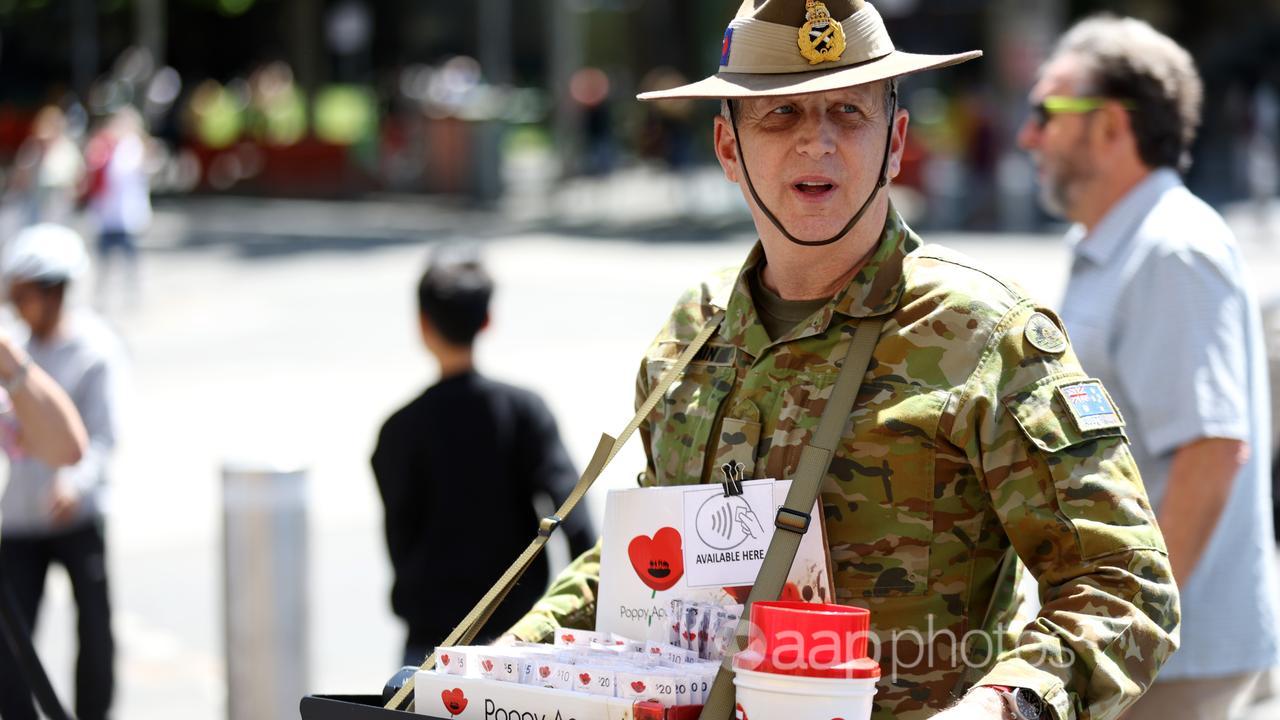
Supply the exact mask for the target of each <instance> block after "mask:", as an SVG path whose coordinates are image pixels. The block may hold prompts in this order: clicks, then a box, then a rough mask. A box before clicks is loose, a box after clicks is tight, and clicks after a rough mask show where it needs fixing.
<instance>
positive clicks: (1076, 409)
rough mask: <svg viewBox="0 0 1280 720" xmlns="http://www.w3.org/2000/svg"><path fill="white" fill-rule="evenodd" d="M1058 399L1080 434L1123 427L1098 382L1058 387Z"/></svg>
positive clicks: (1104, 389)
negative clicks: (1069, 414) (1074, 422)
mask: <svg viewBox="0 0 1280 720" xmlns="http://www.w3.org/2000/svg"><path fill="white" fill-rule="evenodd" d="M1058 398H1059V399H1061V400H1062V403H1063V404H1064V405H1066V407H1067V410H1068V411H1069V412H1070V413H1071V417H1072V419H1074V420H1075V421H1076V428H1077V429H1078V430H1080V432H1088V431H1090V430H1107V429H1109V428H1122V427H1124V419H1123V418H1121V417H1120V411H1119V410H1117V409H1116V406H1115V403H1113V402H1111V396H1110V395H1109V394H1107V389H1106V388H1104V387H1102V383H1101V382H1100V381H1098V380H1085V381H1083V382H1076V383H1069V384H1066V385H1059V386H1058Z"/></svg>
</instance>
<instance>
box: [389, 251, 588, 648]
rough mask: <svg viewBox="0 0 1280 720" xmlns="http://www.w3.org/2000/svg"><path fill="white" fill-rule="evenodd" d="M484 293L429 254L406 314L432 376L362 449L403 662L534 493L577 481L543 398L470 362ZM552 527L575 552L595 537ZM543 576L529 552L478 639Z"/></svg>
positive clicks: (465, 603)
mask: <svg viewBox="0 0 1280 720" xmlns="http://www.w3.org/2000/svg"><path fill="white" fill-rule="evenodd" d="M492 293H493V281H492V280H491V279H490V278H489V275H488V274H487V273H486V272H485V270H484V269H483V267H482V266H481V265H480V263H479V261H478V260H477V259H474V258H465V257H463V258H448V257H442V256H440V255H439V254H437V257H436V259H435V261H434V262H432V263H431V265H430V267H428V268H427V270H426V272H425V273H424V274H423V276H422V279H421V281H420V282H419V283H418V321H419V330H420V332H421V336H422V342H423V344H424V345H425V346H426V349H427V351H428V352H429V353H430V354H431V355H432V356H433V357H435V359H436V361H437V362H438V363H439V366H440V380H439V381H438V382H437V383H436V384H435V385H432V386H431V387H429V388H427V389H426V391H425V392H423V393H422V394H421V395H419V396H418V397H417V398H416V399H415V400H413V401H412V402H410V403H409V404H408V405H406V406H405V407H403V408H401V409H400V410H398V411H396V412H395V414H393V415H392V416H391V417H390V418H389V419H388V420H387V421H386V423H385V424H384V425H383V426H382V430H381V432H380V433H379V434H378V444H377V448H376V449H375V450H374V452H373V460H372V464H373V472H374V475H375V477H376V478H377V482H378V490H379V492H380V493H381V495H382V501H383V503H384V505H385V507H386V539H387V549H388V551H389V552H390V555H391V564H392V569H393V571H394V574H395V580H394V585H393V586H392V589H391V607H392V609H393V610H394V611H395V613H396V615H398V616H400V617H401V618H403V619H404V620H405V622H406V623H408V626H409V632H408V638H407V639H406V641H405V649H404V664H405V665H418V664H420V663H421V662H422V661H423V659H424V658H426V656H427V655H429V654H430V653H431V651H432V650H433V649H434V646H435V644H436V643H438V642H439V641H441V640H443V639H444V638H445V637H446V636H447V635H448V634H449V631H451V630H452V629H453V627H454V626H455V625H456V624H457V623H458V622H460V621H461V620H462V618H463V617H465V616H466V614H467V612H469V611H470V610H471V608H472V607H473V606H474V605H475V603H476V602H477V601H479V600H480V598H481V597H482V596H483V595H484V594H485V592H487V591H488V590H489V587H490V586H491V585H492V584H493V583H494V582H496V581H497V580H498V578H499V577H501V576H502V573H503V572H504V571H506V569H507V567H508V566H509V565H510V564H511V562H512V561H513V560H515V558H516V557H517V556H518V555H519V554H520V552H521V551H522V550H524V548H525V547H526V546H527V545H528V543H529V541H530V540H531V539H532V538H533V537H534V535H535V534H536V533H537V531H538V521H539V514H538V512H537V511H536V509H535V507H534V501H535V498H536V497H537V496H538V495H547V496H549V497H550V499H551V501H552V502H554V503H555V504H556V506H557V507H558V506H559V505H560V504H561V503H563V502H564V500H565V498H567V497H568V496H569V493H570V492H571V491H572V490H573V488H574V486H575V485H576V484H577V480H578V474H577V472H576V471H575V470H574V468H573V464H572V463H571V462H570V460H569V456H568V454H567V453H566V452H565V449H564V445H563V444H562V443H561V441H560V435H559V432H558V431H557V429H556V422H555V419H554V418H553V417H552V415H551V413H550V411H548V410H547V407H546V405H545V404H544V403H543V401H542V400H541V399H540V398H539V397H538V396H537V395H535V394H533V393H532V392H529V391H528V390H523V389H520V388H516V387H512V386H510V385H506V384H504V383H500V382H497V381H495V380H490V379H488V378H486V377H484V376H483V375H481V374H480V373H479V372H478V371H477V369H476V365H475V358H474V353H473V345H474V342H475V338H476V335H477V334H479V333H480V331H481V330H483V329H484V328H485V327H486V326H487V325H488V323H489V299H490V297H491V295H492ZM563 530H564V535H565V537H566V538H567V539H568V541H569V550H570V552H571V553H572V554H573V555H575V556H576V555H578V554H580V553H583V552H586V551H587V550H588V549H590V548H591V546H592V544H593V543H594V542H595V540H594V537H593V534H592V531H591V528H590V525H589V523H588V521H587V520H586V519H585V516H584V515H582V514H578V515H575V516H573V517H571V518H569V519H568V520H566V521H565V523H564V525H563ZM548 574H549V571H548V566H547V561H546V558H545V556H539V557H538V558H537V559H536V560H534V562H533V565H532V566H530V568H529V570H528V571H527V572H526V573H525V575H524V578H523V579H522V581H521V582H520V584H519V585H517V586H516V587H515V589H513V590H512V591H511V594H510V595H509V596H508V597H507V599H506V601H505V602H504V603H503V604H502V605H501V606H499V607H498V609H497V611H496V612H495V613H494V615H493V618H492V619H491V620H490V621H489V623H488V626H487V628H488V632H487V633H486V634H485V635H483V636H482V637H481V641H483V640H484V639H487V638H492V637H496V636H497V635H498V634H499V633H500V632H501V631H502V630H503V629H505V628H507V627H510V626H511V625H512V624H513V623H514V622H515V621H516V620H517V619H519V618H520V617H521V616H522V615H523V614H524V613H525V612H526V611H527V610H529V608H530V607H532V606H533V603H534V602H535V601H536V600H537V599H538V598H539V597H540V596H541V595H542V592H543V590H545V589H546V586H547V578H548Z"/></svg>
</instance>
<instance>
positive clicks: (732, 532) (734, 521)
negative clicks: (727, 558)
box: [695, 493, 765, 550]
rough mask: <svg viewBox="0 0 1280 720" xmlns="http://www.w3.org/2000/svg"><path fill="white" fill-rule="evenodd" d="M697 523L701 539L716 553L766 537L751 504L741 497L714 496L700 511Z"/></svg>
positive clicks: (714, 494) (712, 495)
mask: <svg viewBox="0 0 1280 720" xmlns="http://www.w3.org/2000/svg"><path fill="white" fill-rule="evenodd" d="M695 523H696V524H695V527H696V528H697V531H698V538H699V539H701V540H702V542H703V544H705V545H706V546H707V547H709V548H713V549H715V550H732V549H734V548H736V547H738V546H739V545H741V544H742V543H744V542H746V541H747V540H755V539H758V538H761V537H764V535H765V532H764V525H763V524H762V523H761V522H760V518H759V517H757V516H756V512H755V510H752V509H751V503H749V502H747V501H746V499H745V498H743V497H742V496H741V495H730V496H728V497H726V496H725V495H724V494H722V493H713V494H711V496H710V497H708V498H707V499H706V501H705V502H703V503H702V506H701V507H699V508H698V515H697V519H696V521H695Z"/></svg>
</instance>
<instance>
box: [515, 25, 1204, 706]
mask: <svg viewBox="0 0 1280 720" xmlns="http://www.w3.org/2000/svg"><path fill="white" fill-rule="evenodd" d="M979 54H980V53H977V52H969V53H962V54H956V55H941V56H934V55H916V54H911V53H906V52H902V51H900V50H897V49H896V48H895V47H894V45H893V41H892V40H891V39H890V37H889V35H888V33H887V31H886V30H885V27H884V23H883V22H882V20H881V18H880V16H879V14H878V13H877V12H876V10H875V8H874V7H873V6H872V5H870V4H868V3H865V2H861V1H860V0H855V1H853V2H836V1H834V0H833V1H831V2H825V3H822V2H814V1H813V0H809V1H808V2H805V1H804V0H755V1H754V2H753V1H752V0H747V2H744V3H743V5H742V7H741V9H740V10H739V12H738V16H737V18H736V19H734V20H733V21H732V22H731V23H730V25H729V27H728V30H727V31H726V32H725V35H724V41H723V45H722V52H721V59H720V69H719V72H717V73H716V74H715V75H713V76H711V77H709V78H707V79H705V80H702V81H699V82H695V83H692V84H690V85H685V86H682V87H677V88H673V89H670V90H665V91H660V92H651V93H645V94H643V95H641V96H640V98H641V99H643V100H660V99H664V98H707V99H715V100H720V101H721V102H722V109H723V112H722V113H721V115H720V117H717V118H716V120H715V136H714V137H715V140H714V141H715V151H716V156H717V158H718V159H719V161H720V164H721V166H722V167H723V169H724V173H725V177H726V178H728V179H729V180H730V181H731V182H734V183H736V184H738V185H739V187H740V188H741V189H742V193H743V197H744V199H745V200H746V202H747V205H748V206H749V207H750V209H751V214H752V217H753V219H754V221H755V227H756V231H757V232H758V233H759V238H760V241H759V243H758V244H757V245H756V247H755V249H754V250H752V252H751V254H750V255H749V256H748V257H747V260H746V262H745V264H744V265H743V266H742V268H741V269H739V270H738V271H736V272H729V273H725V274H722V275H720V276H718V277H715V278H713V279H711V280H708V281H707V282H704V283H702V284H701V285H699V286H697V287H695V288H693V289H692V290H690V291H689V292H688V293H687V294H686V295H685V296H684V297H682V298H681V299H680V301H679V303H678V304H677V306H676V308H675V310H674V312H673V313H672V315H671V317H670V319H669V320H668V321H667V323H666V325H665V326H664V327H663V329H662V330H661V331H660V332H659V334H658V337H657V338H656V339H655V341H654V343H653V345H652V346H651V347H650V349H649V351H648V352H647V353H646V355H645V358H644V360H643V362H642V363H641V370H640V374H639V379H638V387H637V390H638V392H637V398H638V399H643V398H644V397H646V396H647V395H648V393H649V390H650V388H652V387H653V386H654V385H655V384H656V383H657V380H658V378H659V377H661V376H662V375H663V374H664V372H665V371H666V370H667V369H668V368H669V367H671V366H672V365H673V364H674V362H675V359H676V358H677V357H678V356H679V355H680V353H681V352H682V350H683V349H684V348H686V347H687V346H689V345H690V343H692V342H693V341H694V338H695V336H697V335H698V334H699V333H700V332H703V331H704V329H707V328H708V327H709V326H711V327H714V334H712V335H711V336H710V340H709V341H708V342H707V344H706V345H705V346H703V347H702V348H701V350H700V351H699V352H698V353H697V355H696V357H695V358H694V360H693V362H691V363H689V365H688V367H687V368H686V369H685V370H684V371H683V372H682V374H681V375H680V376H679V377H678V378H677V379H676V381H675V383H674V384H673V385H672V386H671V387H670V389H669V390H668V391H666V393H665V396H664V397H663V398H662V401H661V402H659V403H658V405H657V406H656V408H655V409H654V410H653V411H652V413H651V414H650V415H649V416H648V418H647V421H646V422H644V423H643V424H641V426H640V432H641V439H642V441H643V443H644V446H645V453H646V456H647V460H648V464H647V467H646V469H645V471H644V473H643V475H642V477H641V483H642V484H643V485H685V484H692V483H702V482H709V481H714V480H715V478H714V477H713V475H712V473H713V472H714V471H715V469H716V468H719V467H721V465H722V464H723V463H735V464H737V463H740V464H741V466H742V467H743V468H744V469H745V471H746V473H748V474H749V475H750V477H756V478H786V479H791V478H795V477H797V476H801V475H804V476H809V475H811V474H812V473H813V472H814V471H815V469H816V471H817V472H820V473H822V475H821V477H820V484H819V487H820V492H819V498H820V502H821V503H822V507H823V511H824V518H823V522H822V523H821V525H820V527H822V528H823V529H824V531H825V534H826V537H827V541H828V543H829V546H830V553H831V555H830V557H831V570H832V580H833V585H834V590H835V599H836V601H838V602H840V603H846V604H858V605H863V606H865V607H868V608H869V609H870V610H871V620H872V624H873V630H874V631H875V636H876V641H877V642H876V644H877V645H878V646H879V648H880V661H881V662H880V664H881V668H882V670H883V673H882V676H881V679H880V681H879V683H878V692H877V695H876V697H875V707H874V711H873V717H874V718H875V719H876V720H888V719H889V718H895V719H896V720H916V719H918V718H928V717H935V716H936V717H938V718H946V719H947V720H963V719H967V718H973V719H977V718H983V719H988V720H995V719H996V718H1005V717H1017V718H1053V719H1054V720H1072V719H1075V718H1080V719H1083V718H1092V719H1094V720H1102V719H1111V718H1117V717H1119V716H1120V715H1121V714H1122V713H1123V712H1124V710H1125V709H1126V708H1127V707H1128V706H1129V705H1131V704H1132V703H1133V701H1134V700H1135V699H1137V698H1138V697H1139V696H1140V695H1141V694H1142V692H1143V690H1144V689H1145V688H1146V687H1147V686H1148V685H1150V683H1151V682H1152V681H1153V679H1154V678H1155V676H1156V673H1157V671H1158V670H1159V669H1160V666H1161V664H1162V663H1163V662H1164V660H1165V659H1166V658H1167V657H1168V656H1169V655H1170V654H1171V653H1172V652H1173V651H1174V649H1175V647H1176V642H1177V639H1176V638H1177V635H1176V630H1177V627H1178V621H1179V610H1178V595H1177V589H1176V587H1175V585H1174V583H1173V577H1172V573H1171V570H1170V566H1169V561H1168V557H1167V556H1166V553H1165V549H1164V542H1163V539H1162V538H1161V535H1160V531H1159V528H1158V527H1157V525H1156V522H1155V517H1154V515H1153V513H1152V511H1151V508H1150V505H1149V504H1148V502H1147V499H1146V494H1145V491H1144V490H1143V487H1142V483H1141V480H1140V479H1139V476H1138V471H1137V468H1136V467H1135V466H1134V463H1133V459H1132V456H1131V455H1130V453H1129V446H1128V442H1127V439H1126V438H1125V434H1124V420H1123V418H1122V416H1121V415H1120V413H1119V412H1118V411H1117V410H1116V408H1115V406H1114V405H1113V404H1112V403H1111V400H1110V396H1109V395H1108V394H1107V391H1106V389H1105V388H1104V387H1103V385H1102V384H1101V383H1099V382H1097V381H1096V380H1092V379H1090V378H1089V376H1088V375H1086V374H1085V373H1084V371H1083V370H1081V368H1080V364H1079V362H1078V361H1077V359H1076V357H1075V354H1074V353H1073V352H1072V350H1071V347H1070V343H1069V342H1068V340H1067V337H1066V335H1065V333H1064V332H1063V331H1062V328H1061V324H1060V322H1059V320H1058V319H1057V317H1056V315H1054V313H1053V312H1052V311H1050V310H1048V309H1046V308H1043V307H1040V306H1038V305H1037V304H1036V303H1035V302H1034V301H1033V300H1031V299H1030V298H1029V297H1028V296H1027V295H1026V293H1024V292H1023V291H1022V290H1020V289H1019V288H1017V287H1016V286H1014V285H1012V284H1010V283H1008V282H1005V281H1003V280H1000V279H999V278H997V277H996V276H995V275H993V274H992V273H990V272H988V271H986V270H984V269H982V267H981V266H980V265H979V264H977V263H975V262H974V261H973V260H970V259H968V258H966V257H964V256H962V255H960V254H958V253H955V252H952V251H949V250H946V249H944V248H938V247H934V246H925V245H924V244H923V243H922V241H921V240H920V238H919V237H917V236H916V235H915V233H913V232H912V231H911V230H910V229H909V228H908V227H907V226H906V224H905V223H904V222H903V220H902V218H901V216H899V214H898V213H897V212H896V211H895V210H894V208H893V206H892V204H891V202H890V199H889V194H888V193H887V192H885V190H884V189H885V186H886V185H887V184H888V183H889V182H890V181H891V180H892V179H893V177H894V176H895V175H896V174H897V173H898V170H899V166H900V163H901V158H902V151H903V146H904V143H905V139H906V133H907V124H908V114H907V112H906V111H905V110H904V109H902V108H900V107H899V106H898V97H897V86H896V79H897V78H899V77H901V76H904V75H909V74H912V73H916V72H920V71H923V70H929V69H933V68H940V67H944V66H947V65H952V64H955V63H959V62H964V61H966V60H970V59H973V58H975V57H977V56H978V55H979ZM863 328H866V329H867V330H870V331H871V332H872V333H873V334H871V335H870V336H869V337H870V339H871V340H872V341H873V344H874V349H873V350H872V352H871V357H870V361H869V364H868V370H867V371H866V372H865V374H864V376H863V377H862V384H861V391H860V392H858V393H857V394H856V395H855V396H854V398H853V409H852V412H851V414H850V416H849V417H848V418H847V419H845V418H840V419H838V420H837V421H836V423H835V426H836V427H839V426H840V425H841V424H843V430H842V431H841V432H840V434H839V439H838V442H837V443H836V444H835V446H834V450H833V451H832V452H830V453H828V452H827V451H822V450H816V448H814V447H807V446H810V443H811V442H814V436H815V431H816V429H817V427H818V425H819V420H820V419H821V418H822V417H823V413H824V410H825V409H826V407H827V406H828V404H829V403H828V401H829V400H833V399H834V398H833V386H835V385H836V380H835V378H836V377H837V375H838V374H839V372H840V368H841V367H842V366H843V365H844V364H846V358H849V359H852V358H853V356H854V354H853V353H851V352H849V349H850V348H851V347H857V344H856V343H854V341H853V340H852V338H853V337H854V336H855V335H856V334H857V332H858V330H860V329H863ZM864 332H865V331H864ZM854 367H856V365H855V366H854ZM831 404H832V405H835V404H837V403H835V402H832V403H831ZM824 456H826V457H829V458H830V462H829V464H826V465H825V467H826V470H825V471H822V470H821V468H822V467H823V461H822V460H821V459H819V460H816V461H815V460H814V458H822V457H824ZM805 459H808V462H806V461H805ZM793 514H795V513H793ZM778 522H779V527H782V528H784V530H790V529H792V528H793V527H794V528H797V529H796V530H795V532H802V531H803V529H802V528H806V527H808V523H807V521H806V522H804V523H799V522H794V521H791V522H784V521H783V520H782V519H781V516H780V519H779V521H778ZM814 525H815V526H819V525H818V524H817V523H815V524H814ZM780 532H781V531H780ZM1019 559H1020V560H1021V561H1022V562H1021V563H1019V562H1018V560H1019ZM1022 563H1025V565H1026V566H1027V567H1028V568H1029V569H1030V570H1031V571H1032V572H1033V574H1034V576H1035V577H1036V578H1037V579H1038V581H1039V593H1040V600H1041V602H1042V608H1041V609H1040V611H1039V614H1038V615H1036V616H1035V617H1034V618H1030V619H1029V620H1027V621H1025V626H1024V625H1023V624H1016V625H1012V623H1014V621H1015V620H1017V610H1018V609H1019V603H1018V602H1017V600H1016V592H1015V588H1016V586H1017V580H1018V577H1019V576H1020V574H1021V573H1022V572H1023V569H1022ZM598 573H599V554H598V552H595V553H589V554H587V555H584V556H583V557H581V558H579V559H578V560H577V561H575V562H574V564H572V565H571V566H570V567H569V568H568V569H567V570H566V571H565V573H564V574H563V575H562V576H561V577H560V578H558V579H557V580H556V581H555V582H554V583H553V584H552V586H551V589H550V590H549V591H548V593H547V595H546V596H544V598H543V599H542V600H540V601H539V602H538V603H537V604H536V605H535V606H534V608H533V609H532V611H531V612H530V613H529V614H528V615H526V616H525V618H524V619H522V620H521V621H520V622H519V623H517V624H516V625H515V626H514V627H513V628H512V629H511V634H512V635H514V636H515V637H518V638H521V639H524V640H542V639H545V638H546V637H548V636H549V635H551V634H552V633H554V631H555V630H556V628H557V627H559V626H560V625H562V624H563V625H565V626H568V627H584V626H588V625H589V623H590V622H591V621H592V618H593V615H594V611H595V605H594V599H595V589H596V582H597V579H598ZM721 684H722V685H723V683H721ZM732 709H733V703H732V700H728V701H727V706H726V702H725V701H724V700H723V693H719V692H718V691H716V690H713V691H712V701H711V703H710V704H709V705H708V709H707V710H706V711H704V713H703V718H704V720H725V717H727V716H728V715H729V714H730V713H731V712H732ZM711 713H716V715H717V716H716V717H712V716H711ZM721 713H723V717H721V716H718V715H719V714H721Z"/></svg>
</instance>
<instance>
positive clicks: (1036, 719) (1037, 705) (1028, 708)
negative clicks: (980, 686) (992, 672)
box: [984, 685, 1051, 720]
mask: <svg viewBox="0 0 1280 720" xmlns="http://www.w3.org/2000/svg"><path fill="white" fill-rule="evenodd" d="M984 687H989V688H991V689H992V690H995V691H997V692H999V693H1000V699H1001V700H1003V701H1004V708H1005V710H1008V711H1009V716H1010V717H1011V718H1014V720H1051V718H1050V715H1049V708H1048V707H1047V706H1046V705H1045V704H1044V700H1042V699H1041V698H1040V696H1039V695H1037V694H1035V692H1033V691H1031V690H1028V689H1027V688H1022V687H1009V686H1008V685H986V686H984Z"/></svg>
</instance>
